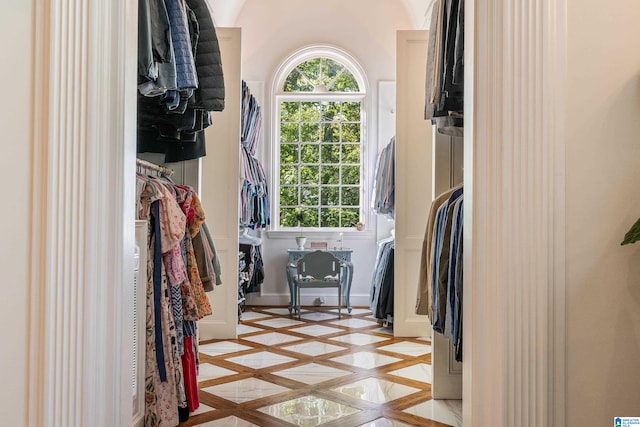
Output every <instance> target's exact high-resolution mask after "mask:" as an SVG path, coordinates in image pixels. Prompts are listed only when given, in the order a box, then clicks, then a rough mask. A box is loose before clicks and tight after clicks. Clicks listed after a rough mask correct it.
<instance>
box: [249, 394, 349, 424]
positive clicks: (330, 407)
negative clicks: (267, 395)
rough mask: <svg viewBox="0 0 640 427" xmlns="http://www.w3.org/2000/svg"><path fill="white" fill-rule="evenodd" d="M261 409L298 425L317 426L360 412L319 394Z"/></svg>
mask: <svg viewBox="0 0 640 427" xmlns="http://www.w3.org/2000/svg"><path fill="white" fill-rule="evenodd" d="M259 411H261V412H264V413H265V414H269V415H271V416H274V417H276V418H278V419H281V420H284V421H288V422H290V423H292V424H294V425H298V426H317V425H320V424H324V423H327V422H329V421H334V420H338V419H340V418H342V417H345V416H348V415H351V414H355V413H357V412H360V410H359V409H356V408H352V407H350V406H347V405H344V404H341V403H338V402H334V401H332V400H328V399H324V398H321V397H317V396H303V397H299V398H297V399H292V400H288V401H286V402H282V403H277V404H275V405H270V406H266V407H264V408H260V409H259Z"/></svg>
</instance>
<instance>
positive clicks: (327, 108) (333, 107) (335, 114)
mask: <svg viewBox="0 0 640 427" xmlns="http://www.w3.org/2000/svg"><path fill="white" fill-rule="evenodd" d="M339 115H340V103H339V102H323V103H322V121H324V122H331V121H333V120H335V119H338V118H339Z"/></svg>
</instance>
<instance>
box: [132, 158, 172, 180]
mask: <svg viewBox="0 0 640 427" xmlns="http://www.w3.org/2000/svg"><path fill="white" fill-rule="evenodd" d="M136 166H138V167H139V168H142V169H146V170H150V171H154V172H159V173H162V174H165V175H167V176H171V175H173V169H169V168H165V167H164V166H158V165H156V164H154V163H151V162H148V161H146V160H142V159H136Z"/></svg>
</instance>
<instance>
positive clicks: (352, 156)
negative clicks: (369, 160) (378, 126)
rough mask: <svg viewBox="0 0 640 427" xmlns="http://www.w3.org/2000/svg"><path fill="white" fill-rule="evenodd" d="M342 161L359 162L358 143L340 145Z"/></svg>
mask: <svg viewBox="0 0 640 427" xmlns="http://www.w3.org/2000/svg"><path fill="white" fill-rule="evenodd" d="M342 163H356V164H360V144H343V145H342Z"/></svg>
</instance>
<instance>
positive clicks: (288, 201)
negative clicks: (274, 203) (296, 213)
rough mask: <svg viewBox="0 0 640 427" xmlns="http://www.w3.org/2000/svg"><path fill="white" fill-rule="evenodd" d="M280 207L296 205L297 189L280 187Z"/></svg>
mask: <svg viewBox="0 0 640 427" xmlns="http://www.w3.org/2000/svg"><path fill="white" fill-rule="evenodd" d="M280 205H281V206H297V205H298V187H280Z"/></svg>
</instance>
